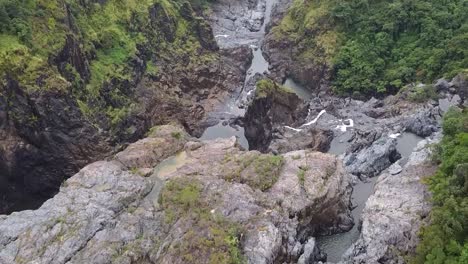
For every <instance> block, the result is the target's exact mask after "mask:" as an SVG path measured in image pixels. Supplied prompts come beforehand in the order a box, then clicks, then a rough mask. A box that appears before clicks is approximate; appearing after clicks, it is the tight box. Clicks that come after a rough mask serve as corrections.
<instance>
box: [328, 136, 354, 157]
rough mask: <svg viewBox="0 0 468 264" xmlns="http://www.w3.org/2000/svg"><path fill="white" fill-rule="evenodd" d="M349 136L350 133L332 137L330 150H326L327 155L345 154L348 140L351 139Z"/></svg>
mask: <svg viewBox="0 0 468 264" xmlns="http://www.w3.org/2000/svg"><path fill="white" fill-rule="evenodd" d="M351 135H352V134H351V133H343V134H340V135H339V136H336V137H334V138H333V140H332V142H331V143H330V149H329V150H328V153H331V154H335V155H341V154H343V153H345V151H346V149H347V148H348V146H349V143H348V140H349V139H350V138H351Z"/></svg>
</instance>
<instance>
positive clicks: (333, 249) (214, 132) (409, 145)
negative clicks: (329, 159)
mask: <svg viewBox="0 0 468 264" xmlns="http://www.w3.org/2000/svg"><path fill="white" fill-rule="evenodd" d="M276 1H277V0H266V6H265V18H264V21H263V24H262V26H261V29H260V32H259V34H260V37H259V38H258V39H257V40H256V41H255V42H253V43H250V47H251V48H252V51H253V59H252V63H251V65H250V67H249V69H248V70H247V74H246V78H245V81H244V87H239V91H238V92H237V93H235V94H233V95H232V96H231V97H229V98H228V99H227V100H226V102H225V103H224V104H223V105H222V106H221V107H220V108H219V109H218V110H217V112H218V113H221V117H220V118H219V119H220V120H219V121H218V123H216V124H215V125H212V126H210V127H208V128H207V129H206V130H205V131H204V133H203V134H202V136H201V137H200V139H202V140H210V139H216V138H230V137H232V136H236V137H237V138H238V141H239V144H240V145H241V146H242V147H244V148H245V149H247V150H248V149H249V143H248V141H247V139H246V137H245V135H244V128H242V127H240V126H231V125H229V121H228V120H229V119H230V118H235V117H241V116H243V115H244V114H245V109H244V108H243V107H242V102H243V100H245V99H246V98H247V97H248V96H249V94H250V93H249V92H248V91H246V89H245V88H246V84H247V83H248V81H249V80H250V79H251V78H254V77H255V75H257V74H265V73H267V72H268V66H269V63H268V61H267V60H266V59H265V57H264V56H263V52H262V50H261V46H262V45H261V44H262V41H263V39H264V36H265V27H266V25H267V24H268V23H269V22H270V19H271V11H272V8H273V6H274V5H275V3H276ZM283 85H284V86H286V87H287V88H289V89H291V90H293V91H294V92H295V93H296V94H297V95H298V96H299V97H300V98H301V99H303V100H305V101H310V100H311V99H312V98H313V94H312V92H311V91H310V90H309V89H306V88H305V87H303V86H301V85H299V84H297V83H295V82H294V81H293V80H292V79H290V78H288V79H286V81H285V82H284V83H283ZM349 136H350V133H349V132H345V133H341V134H338V135H335V138H334V139H333V141H332V142H331V145H330V149H329V151H328V153H331V154H335V155H341V154H344V153H345V151H346V148H347V147H348V143H347V139H348V138H349ZM420 140H422V138H420V137H418V136H416V135H414V134H411V133H402V134H401V135H400V136H399V137H398V138H397V141H398V142H397V150H398V152H399V153H400V154H401V156H402V158H401V159H400V160H399V161H398V162H399V163H400V165H404V163H406V161H407V159H408V157H409V155H410V154H411V152H412V150H413V149H414V148H415V147H416V145H417V143H418V142H419V141H420ZM179 159H180V157H172V158H169V159H168V160H167V161H166V162H164V163H161V164H160V165H159V166H158V169H157V171H158V173H157V174H160V173H161V172H162V171H164V170H166V168H165V166H166V165H167V167H169V168H168V169H169V170H171V169H174V167H178V166H180V163H181V162H178V161H179ZM182 163H183V162H182ZM377 178H378V177H373V178H370V179H368V180H367V181H365V182H364V181H358V183H357V184H356V185H355V186H354V187H353V193H352V203H353V205H354V206H355V208H354V209H353V210H352V215H353V217H354V220H355V223H356V224H355V225H354V227H353V228H352V229H351V230H350V231H348V232H346V233H341V234H335V235H331V236H325V237H319V238H318V239H317V241H318V244H319V247H320V249H321V250H322V252H324V253H326V254H327V261H328V262H335V263H336V262H339V261H340V260H341V258H342V256H343V254H344V253H345V252H346V250H347V249H348V248H349V247H350V246H351V245H352V244H353V243H354V242H355V241H356V240H357V239H358V237H359V234H360V230H359V219H360V217H361V213H362V211H363V209H364V207H365V204H366V201H367V199H368V198H369V196H370V195H372V193H373V190H374V185H375V184H376V182H377Z"/></svg>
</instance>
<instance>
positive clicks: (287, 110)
mask: <svg viewBox="0 0 468 264" xmlns="http://www.w3.org/2000/svg"><path fill="white" fill-rule="evenodd" d="M304 110H305V105H304V102H303V101H302V100H301V99H300V98H299V97H298V96H297V95H296V94H295V93H294V92H292V91H290V90H288V89H287V88H285V87H283V86H281V85H279V84H277V83H275V82H273V81H270V80H261V81H259V82H257V88H256V90H255V97H254V99H253V100H252V102H251V103H250V105H249V107H248V108H247V111H246V113H245V116H244V118H243V123H244V128H245V137H246V138H247V140H248V141H249V147H250V149H254V150H259V151H266V150H267V149H268V146H269V145H270V143H271V140H272V139H273V130H274V129H275V128H277V127H282V126H285V125H293V124H299V123H300V121H302V120H304V118H305V111H304Z"/></svg>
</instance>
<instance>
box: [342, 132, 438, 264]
mask: <svg viewBox="0 0 468 264" xmlns="http://www.w3.org/2000/svg"><path fill="white" fill-rule="evenodd" d="M439 137H440V135H435V136H434V137H433V138H428V139H426V140H423V141H421V142H419V144H418V146H417V147H416V149H415V150H414V152H413V153H412V154H411V155H410V158H409V161H408V163H407V164H406V165H405V166H404V167H403V169H402V170H401V168H400V169H397V170H393V169H392V168H390V169H389V170H388V171H387V172H384V173H382V174H381V175H380V176H379V178H378V179H377V183H376V185H375V190H374V194H372V195H371V197H370V198H369V199H368V201H367V202H366V206H365V208H364V211H363V214H362V220H361V221H362V223H361V225H362V227H361V235H360V237H359V239H358V241H357V242H356V243H355V244H354V245H353V246H352V247H351V248H350V249H349V250H348V252H347V253H346V254H345V259H344V262H345V263H406V261H405V259H404V257H405V256H406V255H408V254H409V255H411V254H413V253H414V251H415V249H416V246H417V244H418V241H419V238H418V232H419V230H420V227H421V226H422V225H423V224H424V223H425V222H426V221H427V218H426V217H427V216H428V214H429V212H430V208H431V206H430V198H429V196H430V194H429V191H428V190H427V186H426V185H424V184H423V183H422V180H423V179H424V178H426V177H428V176H430V175H432V174H433V173H435V170H436V166H435V165H434V164H431V163H430V161H429V158H430V144H433V143H435V142H437V141H438V140H439ZM394 166H398V165H396V164H395V165H394Z"/></svg>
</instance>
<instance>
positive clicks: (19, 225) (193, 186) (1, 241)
mask: <svg viewBox="0 0 468 264" xmlns="http://www.w3.org/2000/svg"><path fill="white" fill-rule="evenodd" d="M190 140H191V139H190V138H189V136H188V135H187V134H186V133H184V132H183V130H181V128H178V127H173V126H162V127H156V128H155V129H153V130H152V132H151V133H150V134H149V137H148V138H146V139H142V140H140V141H138V142H136V143H134V144H131V145H130V146H129V147H128V148H127V149H126V150H124V151H122V152H120V153H118V154H117V155H116V156H115V158H113V159H110V160H108V161H99V162H95V163H93V164H90V165H88V166H86V167H85V168H83V169H82V170H81V171H80V172H79V173H77V174H76V175H74V176H73V177H71V178H70V179H68V180H67V181H66V182H65V183H64V184H63V186H62V187H61V189H60V192H59V193H58V194H57V195H56V196H55V197H54V198H52V199H50V200H48V201H47V202H46V203H45V204H44V205H43V206H42V207H41V208H39V209H37V210H34V211H23V212H16V213H13V214H11V215H9V216H0V263H44V264H45V263H135V262H136V263H186V262H187V261H188V260H189V258H191V257H192V258H193V257H195V258H196V259H197V260H199V261H200V262H201V263H205V262H208V261H210V259H212V257H216V256H219V255H217V254H224V253H223V252H224V251H222V250H223V249H222V247H221V249H220V248H217V246H216V245H217V244H216V243H218V242H216V241H218V240H216V239H219V237H220V234H225V232H228V231H227V229H226V230H225V229H223V228H225V227H226V225H227V226H229V227H234V226H240V227H244V228H242V229H241V231H240V232H241V235H240V236H239V237H238V239H240V242H241V243H240V244H239V245H240V250H241V252H242V253H243V254H244V255H245V257H246V259H247V260H248V262H249V263H271V262H273V261H277V260H278V261H279V260H283V261H292V262H295V261H297V260H298V259H299V257H300V256H302V257H301V259H314V258H315V257H316V256H315V254H316V253H317V252H316V250H315V249H314V248H315V246H314V245H313V241H311V240H310V239H309V237H310V236H313V235H316V234H324V233H333V232H342V231H345V230H348V229H349V228H351V226H352V224H353V222H352V219H351V218H350V192H351V187H350V183H349V182H348V178H349V177H348V175H347V172H346V171H345V169H344V167H343V165H342V163H341V162H340V161H339V160H338V159H337V158H336V157H335V156H333V155H329V154H323V153H319V152H313V151H310V150H300V151H294V152H289V153H286V154H284V155H282V156H273V155H271V154H261V153H259V152H256V151H250V152H247V151H242V150H240V149H239V148H238V145H237V141H236V139H235V138H231V139H219V140H215V141H207V142H198V141H190ZM180 151H181V152H180ZM174 153H178V154H177V155H175V156H172V155H173V154H174ZM170 156H172V157H171V158H169V159H166V160H163V159H165V158H167V157H170ZM162 160H163V161H162ZM160 161H162V162H160ZM157 164H158V165H157ZM148 169H151V172H149V173H148V172H147V171H148ZM142 171H144V172H146V173H141V172H142ZM144 176H148V177H144ZM178 188H179V189H178ZM180 188H182V189H180ZM186 188H188V189H186ZM184 190H185V191H184ZM192 191H193V192H194V193H192ZM182 193H185V194H184V195H192V194H193V195H194V196H189V197H191V198H190V199H189V200H184V199H185V198H183V197H184V196H177V195H179V194H182ZM174 195H176V196H174ZM184 201H186V202H189V204H191V205H193V206H192V207H187V209H184V208H186V207H185V206H186V204H185V203H186V202H184ZM188 208H190V209H188ZM213 230H218V231H216V232H215V231H213ZM213 232H214V233H213ZM226 234H228V233H226ZM219 241H225V239H224V238H223V239H221V240H219ZM307 241H308V242H307ZM204 243H215V244H213V245H211V246H209V247H208V248H206V247H204V246H203V245H205V244H204ZM219 243H224V242H219ZM207 250H208V251H207ZM216 250H219V252H218V251H216ZM188 252H189V253H190V254H189V253H188ZM314 252H315V253H314Z"/></svg>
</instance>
